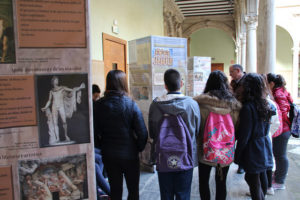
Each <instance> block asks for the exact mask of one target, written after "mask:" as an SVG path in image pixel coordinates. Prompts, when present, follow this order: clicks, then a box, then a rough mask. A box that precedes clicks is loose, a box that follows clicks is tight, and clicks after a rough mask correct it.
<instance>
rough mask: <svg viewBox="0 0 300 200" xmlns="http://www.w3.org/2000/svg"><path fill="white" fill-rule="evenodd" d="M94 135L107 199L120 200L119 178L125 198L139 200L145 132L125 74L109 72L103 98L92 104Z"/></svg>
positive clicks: (146, 133) (140, 114) (146, 135)
mask: <svg viewBox="0 0 300 200" xmlns="http://www.w3.org/2000/svg"><path fill="white" fill-rule="evenodd" d="M95 107H96V108H95V116H96V119H97V121H96V122H95V127H96V128H95V134H96V135H97V136H98V137H99V138H100V148H101V151H102V155H103V163H104V166H105V169H106V171H107V176H108V180H109V184H110V188H111V199H112V200H121V199H122V190H123V176H124V177H125V180H126V185H127V188H128V199H133V200H137V199H139V178H140V168H139V157H138V153H139V152H141V151H142V150H143V149H144V148H145V145H146V142H147V138H148V132H147V129H146V126H145V123H144V119H143V116H142V113H141V111H140V109H139V108H138V106H137V104H136V103H135V102H134V101H133V100H132V99H131V98H129V97H128V86H127V80H126V74H125V73H124V72H122V71H120V70H112V71H110V72H109V73H108V74H107V77H106V91H105V93H104V97H103V98H101V99H100V100H99V101H97V103H96V105H95Z"/></svg>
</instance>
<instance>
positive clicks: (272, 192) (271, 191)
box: [267, 187, 274, 195]
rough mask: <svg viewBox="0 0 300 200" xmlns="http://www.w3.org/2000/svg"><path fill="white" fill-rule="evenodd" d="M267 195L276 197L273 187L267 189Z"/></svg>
mask: <svg viewBox="0 0 300 200" xmlns="http://www.w3.org/2000/svg"><path fill="white" fill-rule="evenodd" d="M267 195H274V189H273V187H269V188H268V189H267Z"/></svg>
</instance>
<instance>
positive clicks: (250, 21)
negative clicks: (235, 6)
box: [245, 15, 258, 31]
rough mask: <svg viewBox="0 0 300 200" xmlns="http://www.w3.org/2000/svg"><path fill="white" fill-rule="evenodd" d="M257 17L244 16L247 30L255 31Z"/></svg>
mask: <svg viewBox="0 0 300 200" xmlns="http://www.w3.org/2000/svg"><path fill="white" fill-rule="evenodd" d="M257 21H258V16H257V15H247V16H245V23H246V24H247V30H248V31H249V30H256V28H257Z"/></svg>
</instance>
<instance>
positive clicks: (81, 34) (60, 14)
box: [16, 0, 86, 48]
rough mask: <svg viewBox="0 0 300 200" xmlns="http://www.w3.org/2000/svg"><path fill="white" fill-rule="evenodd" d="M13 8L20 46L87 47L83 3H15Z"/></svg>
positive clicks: (82, 0)
mask: <svg viewBox="0 0 300 200" xmlns="http://www.w3.org/2000/svg"><path fill="white" fill-rule="evenodd" d="M33 2H34V3H33ZM16 7H17V10H16V11H17V19H18V20H17V22H18V24H17V25H18V38H19V47H46V48H49V47H68V48H69V47H73V48H74V47H86V26H85V16H86V13H85V0H76V1H73V0H59V1H28V0H18V1H16Z"/></svg>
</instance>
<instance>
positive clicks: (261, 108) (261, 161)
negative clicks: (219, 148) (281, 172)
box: [234, 73, 274, 200]
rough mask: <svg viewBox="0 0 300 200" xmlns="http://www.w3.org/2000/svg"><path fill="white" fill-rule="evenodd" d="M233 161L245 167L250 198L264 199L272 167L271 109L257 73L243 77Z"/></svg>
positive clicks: (254, 199)
mask: <svg viewBox="0 0 300 200" xmlns="http://www.w3.org/2000/svg"><path fill="white" fill-rule="evenodd" d="M242 87H243V92H242V104H243V106H242V109H241V111H240V117H239V125H238V129H237V135H238V136H239V139H238V141H237V147H236V152H235V161H234V162H235V163H236V164H239V165H240V166H241V167H243V168H244V169H245V172H246V174H245V180H246V182H247V184H248V185H249V188H250V194H251V198H252V199H253V200H264V199H265V195H266V193H267V184H268V183H267V176H266V171H267V169H270V168H272V166H273V160H272V145H271V140H270V138H269V136H268V135H269V128H270V118H271V116H272V115H273V113H274V111H273V110H272V109H271V107H270V106H269V103H268V101H267V100H266V98H265V97H266V91H265V87H264V82H263V79H262V77H261V76H260V75H258V74H254V73H249V74H247V75H245V77H244V80H243V84H242Z"/></svg>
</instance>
